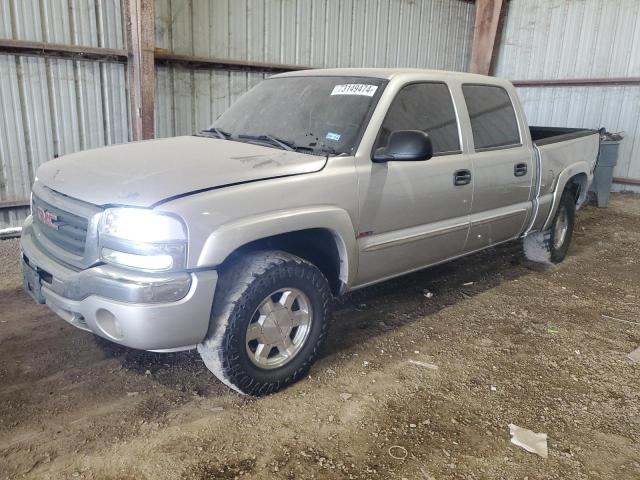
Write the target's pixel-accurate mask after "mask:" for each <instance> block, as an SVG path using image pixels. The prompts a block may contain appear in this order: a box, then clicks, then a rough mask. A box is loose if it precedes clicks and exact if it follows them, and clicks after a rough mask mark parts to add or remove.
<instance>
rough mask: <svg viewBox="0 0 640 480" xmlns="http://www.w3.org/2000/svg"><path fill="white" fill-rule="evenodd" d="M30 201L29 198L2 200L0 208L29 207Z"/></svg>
mask: <svg viewBox="0 0 640 480" xmlns="http://www.w3.org/2000/svg"><path fill="white" fill-rule="evenodd" d="M30 206H31V202H29V199H28V198H27V199H22V200H2V201H0V210H12V209H14V208H29V207H30Z"/></svg>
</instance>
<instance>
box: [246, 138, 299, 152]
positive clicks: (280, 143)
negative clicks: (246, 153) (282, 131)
mask: <svg viewBox="0 0 640 480" xmlns="http://www.w3.org/2000/svg"><path fill="white" fill-rule="evenodd" d="M238 138H243V139H247V140H258V141H261V142H267V143H269V144H271V145H273V146H274V147H279V148H281V149H283V150H288V151H290V152H293V151H295V149H296V145H295V143H293V142H289V141H286V140H282V139H280V138H277V137H274V136H273V135H268V134H267V135H238Z"/></svg>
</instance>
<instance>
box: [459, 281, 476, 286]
mask: <svg viewBox="0 0 640 480" xmlns="http://www.w3.org/2000/svg"><path fill="white" fill-rule="evenodd" d="M474 283H475V282H467V283H463V284H462V285H463V286H465V287H468V286H469V285H473V284H474Z"/></svg>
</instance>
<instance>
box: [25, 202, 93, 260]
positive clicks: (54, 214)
mask: <svg viewBox="0 0 640 480" xmlns="http://www.w3.org/2000/svg"><path fill="white" fill-rule="evenodd" d="M33 219H34V223H35V224H36V226H37V227H38V230H39V231H40V232H41V233H42V235H43V236H44V237H45V238H46V239H47V240H49V241H50V242H51V243H53V244H54V245H56V246H57V247H60V248H61V249H63V250H65V251H67V252H69V253H72V254H74V255H78V256H83V255H84V250H85V245H86V242H87V229H88V227H89V221H88V220H87V219H86V218H84V217H81V216H79V215H76V214H73V213H71V212H67V211H65V210H62V209H61V208H58V207H55V206H53V205H51V204H49V203H47V202H45V201H43V200H42V199H40V198H38V197H36V196H35V195H34V196H33Z"/></svg>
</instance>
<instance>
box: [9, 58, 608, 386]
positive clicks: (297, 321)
mask: <svg viewBox="0 0 640 480" xmlns="http://www.w3.org/2000/svg"><path fill="white" fill-rule="evenodd" d="M598 152H599V135H598V132H597V131H594V130H578V129H560V128H538V127H528V126H527V122H526V120H525V116H524V113H523V110H522V106H521V105H520V103H519V101H518V97H517V95H516V92H515V89H514V88H513V86H512V85H511V84H510V83H509V82H508V81H505V80H501V79H497V78H491V77H485V76H479V75H472V74H467V73H453V72H440V71H430V70H417V69H414V70H412V69H327V70H309V71H298V72H292V73H286V74H281V75H275V76H273V77H271V78H269V79H267V80H265V81H263V82H262V83H260V84H259V85H257V86H256V87H255V88H253V89H252V90H250V91H249V92H248V93H246V94H245V95H244V96H243V97H241V98H240V99H239V100H238V101H237V103H235V104H234V105H233V106H231V108H230V109H229V110H227V111H226V112H225V113H224V114H223V115H221V116H220V117H219V118H218V119H217V120H216V121H215V122H214V123H213V124H212V125H211V126H210V127H209V128H207V129H206V130H204V131H202V132H200V133H199V134H196V135H193V136H183V137H177V138H166V139H161V140H150V141H142V142H135V143H129V144H126V145H118V146H111V147H108V148H100V149H96V150H90V151H84V152H79V153H74V154H71V155H66V156H63V157H60V158H57V159H54V160H51V161H49V162H47V163H46V164H44V165H42V166H41V167H40V168H39V170H38V172H37V178H36V180H35V182H34V185H33V193H32V205H31V216H30V217H29V218H28V219H27V221H26V223H25V225H24V229H23V234H22V239H21V248H22V264H23V270H24V286H25V289H26V291H27V292H28V293H29V294H30V295H31V296H32V297H33V298H34V299H35V300H36V301H37V302H39V303H44V304H46V305H47V306H48V307H49V308H50V309H51V310H53V311H54V312H55V313H57V314H58V315H59V316H60V317H62V318H63V319H64V320H66V321H67V322H69V323H71V324H72V325H74V326H76V327H78V328H80V329H83V330H87V331H90V332H93V333H94V334H96V335H99V336H101V337H104V338H106V339H108V340H111V341H113V342H116V343H119V344H122V345H125V346H128V347H132V348H136V349H144V350H152V351H158V352H172V351H179V350H186V349H193V348H197V349H198V351H199V353H200V354H201V356H202V358H203V360H204V362H205V364H206V365H207V367H208V368H209V369H210V370H211V371H212V372H213V373H214V374H215V375H216V376H217V377H218V378H219V379H220V380H222V381H223V382H224V383H225V384H227V385H228V386H229V387H231V388H234V389H236V390H238V391H239V392H243V393H247V394H254V395H262V394H268V393H271V392H274V391H277V390H279V389H281V388H283V387H285V386H287V385H289V384H291V383H292V382H295V381H297V380H298V379H300V378H302V377H303V376H304V375H305V373H306V372H307V371H308V370H309V368H310V366H311V364H312V363H313V362H314V360H315V359H316V358H317V356H318V352H319V349H320V346H321V344H322V342H323V340H324V339H325V336H326V334H327V325H328V317H329V311H330V307H331V303H332V297H333V296H336V295H341V294H344V293H345V292H348V291H351V290H354V289H358V288H362V287H365V286H367V285H371V284H374V283H377V282H381V281H384V280H386V279H390V278H392V277H396V276H398V275H403V274H405V273H408V272H412V271H415V270H418V269H422V268H425V267H428V266H431V265H435V264H437V263H442V262H445V261H448V260H451V259H454V258H457V257H460V256H463V255H468V254H471V253H473V252H477V251H479V250H482V249H485V248H488V247H492V246H494V245H497V244H499V243H503V242H508V241H511V240H517V239H522V241H523V242H524V250H525V253H526V255H527V256H528V257H529V258H531V259H532V260H536V261H540V262H551V263H557V262H560V261H562V259H563V258H564V257H565V255H566V254H567V249H568V248H569V243H570V241H571V236H572V231H573V226H574V218H575V210H576V208H577V207H578V206H579V205H580V204H581V203H582V202H583V201H584V199H585V197H586V194H587V190H588V186H589V183H590V182H591V179H592V174H593V170H594V167H595V164H596V160H597V157H598Z"/></svg>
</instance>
